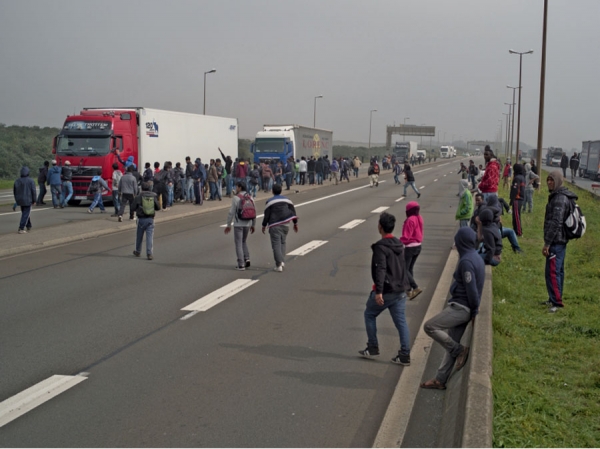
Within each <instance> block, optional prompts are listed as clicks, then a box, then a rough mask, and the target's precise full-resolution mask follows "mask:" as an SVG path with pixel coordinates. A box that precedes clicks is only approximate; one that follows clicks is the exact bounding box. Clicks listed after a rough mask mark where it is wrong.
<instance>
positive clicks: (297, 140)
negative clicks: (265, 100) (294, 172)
mask: <svg viewBox="0 0 600 449" xmlns="http://www.w3.org/2000/svg"><path fill="white" fill-rule="evenodd" d="M250 151H251V152H252V153H253V154H254V162H255V163H259V162H261V161H264V160H273V159H279V160H281V161H282V162H284V163H285V161H287V160H288V159H290V158H292V159H293V160H296V159H300V158H301V157H303V156H304V157H305V158H306V159H308V158H310V156H314V157H315V158H317V159H318V158H319V157H325V156H328V158H329V160H331V159H332V158H333V132H332V131H328V130H325V129H318V128H308V127H306V126H300V125H264V126H263V129H262V131H259V132H258V133H256V138H255V139H254V142H252V144H251V145H250Z"/></svg>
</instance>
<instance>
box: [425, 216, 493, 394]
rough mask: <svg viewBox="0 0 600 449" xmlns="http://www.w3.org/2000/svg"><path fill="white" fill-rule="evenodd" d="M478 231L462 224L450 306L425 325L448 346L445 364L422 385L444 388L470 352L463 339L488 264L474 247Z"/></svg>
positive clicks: (440, 342)
mask: <svg viewBox="0 0 600 449" xmlns="http://www.w3.org/2000/svg"><path fill="white" fill-rule="evenodd" d="M476 240H477V235H476V234H475V232H474V231H473V230H472V229H471V228H468V227H467V228H460V229H459V230H458V232H457V233H456V235H455V236H454V244H455V245H456V249H457V250H458V254H459V255H460V259H459V260H458V264H457V265H456V270H455V271H454V276H453V277H454V281H453V282H452V286H451V287H450V296H451V297H450V299H449V300H448V306H447V307H446V308H445V309H444V310H442V311H441V312H440V313H439V314H437V315H436V316H434V317H433V318H431V319H430V320H428V321H427V322H426V323H425V324H424V325H423V329H424V330H425V332H426V333H427V335H429V336H430V337H431V338H433V339H434V340H435V341H437V342H438V343H439V344H440V345H442V346H443V348H444V349H445V350H446V354H445V355H444V359H443V360H442V364H441V365H440V367H439V368H438V371H437V374H436V376H435V378H434V379H431V380H428V381H427V382H424V383H422V384H421V388H426V389H434V390H445V389H446V382H448V379H449V378H450V374H451V373H452V368H454V367H455V365H456V371H458V370H460V369H461V368H462V367H463V366H464V365H465V363H466V361H467V357H468V356H469V347H468V346H463V345H461V344H460V340H461V338H462V336H463V333H464V332H465V329H466V328H467V324H469V321H470V320H474V319H475V316H477V313H479V303H480V301H481V294H482V292H483V284H484V282H485V266H484V264H483V261H482V260H481V257H479V255H478V254H477V251H476V250H475V243H476Z"/></svg>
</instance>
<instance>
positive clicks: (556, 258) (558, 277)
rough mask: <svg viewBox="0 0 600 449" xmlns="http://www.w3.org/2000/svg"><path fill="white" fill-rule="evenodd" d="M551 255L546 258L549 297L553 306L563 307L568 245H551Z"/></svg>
mask: <svg viewBox="0 0 600 449" xmlns="http://www.w3.org/2000/svg"><path fill="white" fill-rule="evenodd" d="M549 253H550V255H549V256H548V257H547V258H546V272H545V276H546V288H547V289H548V299H550V301H551V302H552V305H553V306H556V307H563V302H562V294H563V284H564V282H565V256H566V254H567V245H550V251H549Z"/></svg>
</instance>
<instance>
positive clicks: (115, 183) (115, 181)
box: [111, 162, 151, 217]
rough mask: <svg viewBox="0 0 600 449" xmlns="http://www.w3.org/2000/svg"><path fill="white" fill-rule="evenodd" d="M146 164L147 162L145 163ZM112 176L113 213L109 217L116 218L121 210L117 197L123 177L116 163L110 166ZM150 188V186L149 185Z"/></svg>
mask: <svg viewBox="0 0 600 449" xmlns="http://www.w3.org/2000/svg"><path fill="white" fill-rule="evenodd" d="M146 163H147V162H146ZM112 168H113V174H112V201H113V207H114V208H115V213H114V214H112V215H111V217H118V216H119V210H120V209H121V198H120V196H119V181H121V178H122V177H123V173H122V172H121V170H120V169H119V164H117V163H116V162H115V163H114V164H112ZM149 185H150V186H151V184H149Z"/></svg>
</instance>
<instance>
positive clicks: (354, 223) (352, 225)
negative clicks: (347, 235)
mask: <svg viewBox="0 0 600 449" xmlns="http://www.w3.org/2000/svg"><path fill="white" fill-rule="evenodd" d="M364 222H365V220H352V221H351V222H349V223H346V224H345V225H343V226H340V229H346V230H348V229H352V228H355V227H357V226H358V225H359V224H362V223H364Z"/></svg>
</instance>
